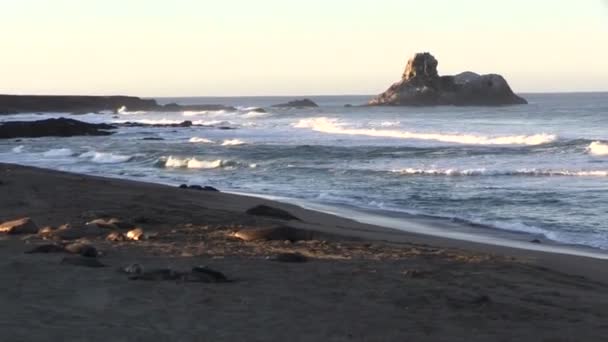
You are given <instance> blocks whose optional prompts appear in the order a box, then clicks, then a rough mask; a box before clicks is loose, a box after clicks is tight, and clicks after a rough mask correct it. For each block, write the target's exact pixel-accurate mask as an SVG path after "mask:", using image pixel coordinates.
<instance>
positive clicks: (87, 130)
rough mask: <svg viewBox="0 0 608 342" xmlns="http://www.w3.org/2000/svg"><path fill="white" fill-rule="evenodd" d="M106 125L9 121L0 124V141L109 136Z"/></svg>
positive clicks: (61, 119)
mask: <svg viewBox="0 0 608 342" xmlns="http://www.w3.org/2000/svg"><path fill="white" fill-rule="evenodd" d="M113 128H116V127H115V126H112V125H106V124H91V123H86V122H82V121H78V120H73V119H66V118H59V119H47V120H38V121H9V122H4V123H0V139H12V138H39V137H72V136H77V135H110V134H112V132H108V131H107V130H108V129H113Z"/></svg>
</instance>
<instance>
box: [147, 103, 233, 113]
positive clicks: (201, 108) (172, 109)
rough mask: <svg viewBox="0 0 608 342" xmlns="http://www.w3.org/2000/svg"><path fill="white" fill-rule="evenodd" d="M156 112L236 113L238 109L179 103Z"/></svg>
mask: <svg viewBox="0 0 608 342" xmlns="http://www.w3.org/2000/svg"><path fill="white" fill-rule="evenodd" d="M153 110H155V111H164V112H184V111H190V112H202V111H220V110H225V111H231V112H232V111H236V110H237V109H236V108H235V107H232V106H224V105H220V104H204V105H179V104H177V103H169V104H166V105H164V106H159V107H158V108H155V109H153Z"/></svg>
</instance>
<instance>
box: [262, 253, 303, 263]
mask: <svg viewBox="0 0 608 342" xmlns="http://www.w3.org/2000/svg"><path fill="white" fill-rule="evenodd" d="M270 260H272V261H278V262H293V263H303V262H307V261H308V257H306V256H305V255H302V254H300V253H280V254H277V255H275V256H273V257H271V258H270Z"/></svg>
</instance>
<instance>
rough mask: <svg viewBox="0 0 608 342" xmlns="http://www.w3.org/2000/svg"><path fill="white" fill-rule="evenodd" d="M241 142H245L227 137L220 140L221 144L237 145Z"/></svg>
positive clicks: (241, 143)
mask: <svg viewBox="0 0 608 342" xmlns="http://www.w3.org/2000/svg"><path fill="white" fill-rule="evenodd" d="M243 144H245V142H244V141H242V140H240V139H228V140H224V142H222V146H239V145H243Z"/></svg>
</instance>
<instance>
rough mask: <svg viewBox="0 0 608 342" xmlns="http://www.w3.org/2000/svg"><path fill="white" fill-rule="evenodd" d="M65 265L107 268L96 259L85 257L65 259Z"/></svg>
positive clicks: (63, 261)
mask: <svg viewBox="0 0 608 342" xmlns="http://www.w3.org/2000/svg"><path fill="white" fill-rule="evenodd" d="M61 263H62V264H64V265H74V266H83V267H106V265H104V264H102V263H101V261H99V260H98V259H96V258H85V257H81V256H78V257H65V258H63V259H62V260H61Z"/></svg>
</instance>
